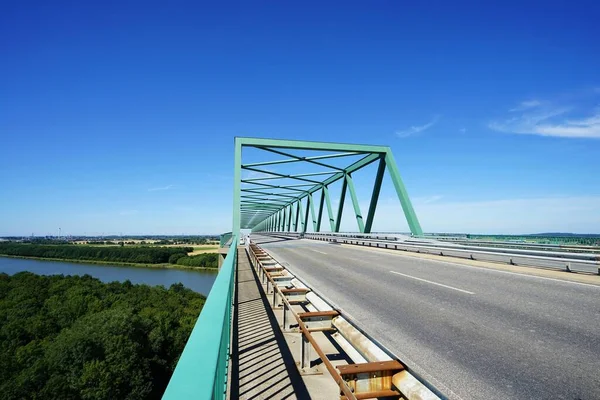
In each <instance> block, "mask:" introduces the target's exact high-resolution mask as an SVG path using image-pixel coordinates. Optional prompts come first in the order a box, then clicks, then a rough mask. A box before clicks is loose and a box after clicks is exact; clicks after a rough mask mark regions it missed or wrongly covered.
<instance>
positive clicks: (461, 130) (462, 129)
mask: <svg viewBox="0 0 600 400" xmlns="http://www.w3.org/2000/svg"><path fill="white" fill-rule="evenodd" d="M458 131H459V132H460V133H465V132H466V131H467V128H460V129H459V130H458Z"/></svg>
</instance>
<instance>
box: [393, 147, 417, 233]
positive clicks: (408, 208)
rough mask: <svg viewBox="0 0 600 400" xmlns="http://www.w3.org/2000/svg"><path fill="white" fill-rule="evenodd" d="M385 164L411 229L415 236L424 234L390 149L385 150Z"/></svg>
mask: <svg viewBox="0 0 600 400" xmlns="http://www.w3.org/2000/svg"><path fill="white" fill-rule="evenodd" d="M385 164H386V165H387V168H388V171H389V173H390V176H391V178H392V182H394V187H395V188H396V193H397V194H398V198H399V199H400V204H401V205H402V210H403V211H404V216H405V217H406V221H407V222H408V226H409V227H410V231H411V232H412V234H413V235H414V236H423V230H422V229H421V224H419V220H418V219H417V214H415V210H414V209H413V206H412V203H411V202H410V198H409V197H408V192H407V191H406V188H405V187H404V183H402V179H401V178H400V172H399V171H398V166H397V165H396V161H395V160H394V155H393V154H392V151H391V150H389V149H388V150H387V151H386V152H385Z"/></svg>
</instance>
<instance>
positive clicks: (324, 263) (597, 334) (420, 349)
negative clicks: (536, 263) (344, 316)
mask: <svg viewBox="0 0 600 400" xmlns="http://www.w3.org/2000/svg"><path fill="white" fill-rule="evenodd" d="M252 239H253V240H254V241H256V242H257V243H258V244H259V245H261V246H262V247H264V248H265V249H266V250H268V251H269V252H270V253H271V254H272V255H273V256H274V257H275V258H276V259H277V260H278V261H280V262H281V263H283V264H284V265H286V266H287V267H289V269H290V270H291V271H292V272H293V273H295V274H296V275H298V276H299V277H300V278H301V279H302V280H304V281H305V282H306V283H307V284H309V286H311V287H312V288H314V289H315V290H316V291H317V292H318V293H319V294H322V295H323V296H324V297H326V298H327V299H329V300H330V301H331V302H332V303H334V304H335V305H336V306H338V307H340V308H341V309H343V310H344V311H345V312H346V313H348V314H349V315H350V316H351V317H352V318H353V319H354V320H355V321H357V323H358V324H359V326H361V327H362V328H363V329H365V330H366V331H367V332H368V333H369V334H371V335H372V336H373V337H374V338H376V339H377V340H379V341H380V342H381V343H382V344H383V345H384V346H386V347H387V348H388V349H390V350H391V351H392V352H394V353H395V354H396V355H397V356H398V357H399V358H400V359H401V360H402V361H404V362H406V363H407V364H408V365H409V366H411V367H412V368H413V369H414V370H415V371H416V372H417V373H419V374H420V375H421V376H423V377H424V378H425V379H427V380H429V381H430V382H432V383H433V384H434V385H435V386H436V387H437V388H438V389H440V390H441V391H442V392H443V393H445V394H446V395H447V396H448V397H449V398H451V399H461V398H462V399H482V400H483V399H508V398H514V399H546V398H548V399H550V398H552V399H585V400H588V399H589V400H592V399H600V286H594V285H587V284H582V283H576V282H567V281H560V280H553V279H548V278H542V277H535V276H530V275H522V274H518V273H511V272H506V271H499V270H494V269H487V268H479V267H474V266H467V265H461V264H455V263H451V262H441V261H434V260H427V259H419V258H414V257H407V256H403V255H401V254H396V253H394V254H391V252H387V251H381V250H377V249H367V248H359V247H352V246H342V245H338V244H332V243H327V242H318V241H312V240H283V239H275V238H266V237H260V236H257V235H254V234H253V235H252ZM598 279H599V280H600V277H599V278H598Z"/></svg>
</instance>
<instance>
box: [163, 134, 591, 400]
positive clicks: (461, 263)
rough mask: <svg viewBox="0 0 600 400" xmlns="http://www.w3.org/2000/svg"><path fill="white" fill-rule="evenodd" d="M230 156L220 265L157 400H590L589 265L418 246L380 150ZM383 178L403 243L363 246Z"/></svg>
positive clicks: (242, 146)
mask: <svg viewBox="0 0 600 400" xmlns="http://www.w3.org/2000/svg"><path fill="white" fill-rule="evenodd" d="M234 151H235V163H234V201H233V210H232V214H233V224H232V232H231V233H230V234H228V235H225V236H223V238H222V244H223V248H224V249H225V250H224V252H226V257H225V258H224V260H223V262H222V266H221V268H220V271H219V274H218V276H217V279H216V281H215V283H214V286H213V288H212V290H211V292H210V295H209V296H208V298H207V301H206V304H205V306H204V308H203V310H202V312H201V314H200V316H199V318H198V321H197V323H196V326H195V327H194V329H193V331H192V333H191V335H190V337H189V339H188V342H187V344H186V347H185V350H184V352H183V353H182V355H181V358H180V360H179V362H178V364H177V367H176V369H175V371H174V373H173V376H172V378H171V381H170V382H169V385H168V387H167V390H166V392H165V394H164V397H163V398H164V399H167V400H171V399H184V398H199V399H213V398H214V399H224V398H231V399H236V398H244V399H250V398H261V399H262V398H269V399H279V398H298V399H304V398H313V399H333V398H340V399H366V398H385V399H405V398H406V399H444V398H450V399H505V398H568V399H594V398H600V374H598V371H599V370H600V278H599V277H598V274H599V273H600V270H599V260H600V249H598V248H597V247H590V246H578V245H568V246H559V245H553V244H537V243H513V242H502V241H500V242H498V241H488V240H473V239H469V238H464V237H453V236H435V235H426V234H424V233H423V230H422V228H421V225H420V223H419V220H418V218H417V215H416V213H415V211H414V209H413V206H412V204H411V201H410V198H409V196H408V193H407V190H406V188H405V186H404V184H403V182H402V179H401V177H400V173H399V170H398V167H397V165H396V162H395V160H394V157H393V154H392V152H391V150H390V148H389V147H386V146H368V145H350V144H337V143H321V142H302V141H287V140H268V139H255V138H236V140H235V148H234ZM369 166H371V167H373V166H375V167H376V168H374V172H375V174H374V177H373V178H372V179H371V182H372V190H371V193H370V194H371V197H370V200H369V203H368V204H369V205H368V209H367V210H366V211H367V212H366V216H363V213H362V210H361V203H360V201H359V196H358V193H357V192H358V191H357V189H356V187H355V179H356V178H355V177H356V175H357V174H358V173H359V172H360V171H362V170H364V169H368V168H369ZM371 169H373V168H371ZM386 172H387V176H388V177H389V179H390V180H391V183H392V186H393V191H394V193H395V195H396V197H397V198H398V201H399V203H400V206H401V209H402V211H403V216H404V218H405V220H406V223H407V225H408V228H409V230H410V232H406V233H403V234H402V233H395V234H377V233H373V232H372V231H373V221H374V218H375V214H376V210H377V206H378V203H379V197H380V193H381V190H382V183H383V179H384V176H385V175H386ZM335 185H337V186H340V187H341V191H340V192H339V193H340V194H339V198H334V200H337V201H333V202H332V199H331V198H332V196H333V195H332V193H333V188H334V186H335ZM336 194H337V192H336ZM346 196H349V197H350V201H351V204H352V209H351V210H350V215H352V217H353V218H352V220H353V222H354V223H355V224H356V225H355V226H356V228H355V230H354V231H353V232H348V231H347V229H346V232H341V231H342V226H343V225H342V219H343V216H344V214H345V213H344V203H345V201H346ZM336 204H337V209H334V205H336ZM347 211H348V210H347ZM346 215H348V212H346ZM249 232H251V233H249Z"/></svg>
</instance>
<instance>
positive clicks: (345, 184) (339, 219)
mask: <svg viewBox="0 0 600 400" xmlns="http://www.w3.org/2000/svg"><path fill="white" fill-rule="evenodd" d="M347 187H348V181H347V180H346V179H345V178H344V179H343V180H342V195H341V196H340V205H339V207H338V213H337V220H336V221H335V231H334V232H339V231H340V224H341V222H342V213H343V212H344V201H345V200H346V188H347Z"/></svg>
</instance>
